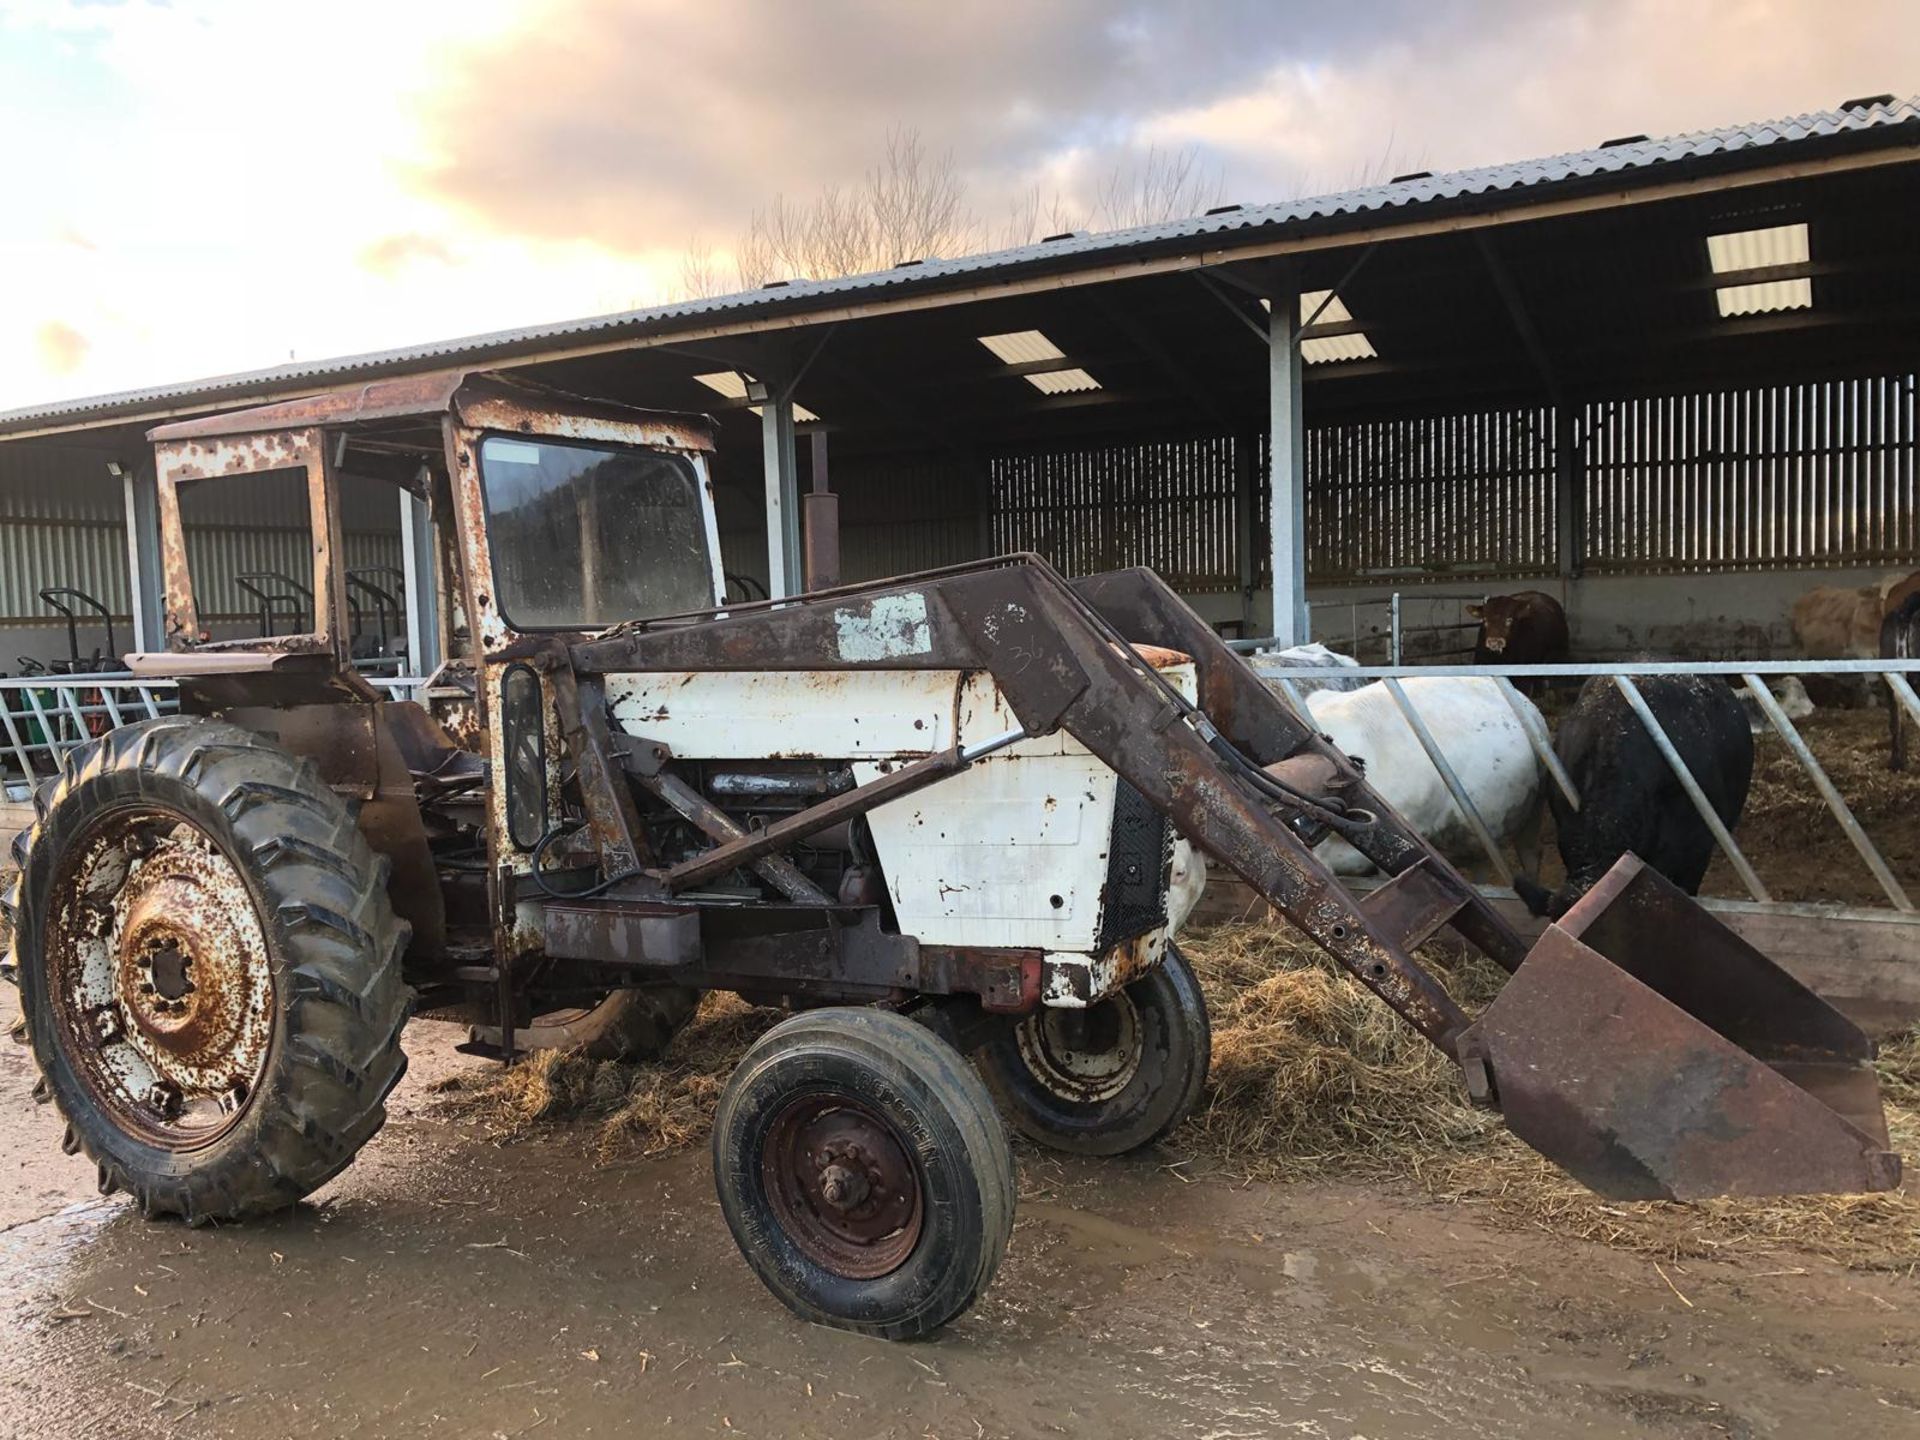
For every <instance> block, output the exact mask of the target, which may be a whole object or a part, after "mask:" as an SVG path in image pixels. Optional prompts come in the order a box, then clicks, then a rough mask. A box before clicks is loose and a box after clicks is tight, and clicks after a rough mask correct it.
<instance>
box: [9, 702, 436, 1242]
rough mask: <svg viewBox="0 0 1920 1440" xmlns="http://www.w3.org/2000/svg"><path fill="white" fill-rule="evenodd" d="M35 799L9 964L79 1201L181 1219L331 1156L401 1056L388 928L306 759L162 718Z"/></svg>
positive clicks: (375, 881)
mask: <svg viewBox="0 0 1920 1440" xmlns="http://www.w3.org/2000/svg"><path fill="white" fill-rule="evenodd" d="M38 808H39V818H38V819H37V820H36V821H35V823H34V824H33V825H32V826H31V827H30V828H29V829H28V830H26V831H24V832H22V834H21V835H20V837H19V838H18V839H17V840H16V841H15V842H14V853H15V859H16V860H17V861H18V862H19V865H20V875H19V879H18V881H17V883H16V886H15V888H14V891H13V894H12V896H11V897H10V901H9V904H10V908H11V910H12V919H13V925H14V934H13V948H12V953H11V956H10V960H11V961H12V963H13V965H14V966H15V968H16V971H17V975H18V979H19V984H20V991H21V996H20V998H21V1009H22V1010H23V1011H24V1013H25V1016H26V1023H27V1028H28V1033H29V1036H30V1039H31V1042H32V1046H33V1052H34V1058H35V1059H36V1060H37V1061H38V1062H39V1066H40V1071H41V1075H42V1077H43V1090H44V1091H45V1092H46V1093H48V1094H49V1095H50V1097H51V1098H52V1099H53V1100H54V1101H55V1102H56V1103H57V1104H58V1105H59V1107H60V1110H61V1112H62V1114H63V1115H64V1116H65V1117H66V1120H67V1139H66V1144H67V1148H68V1149H69V1151H72V1150H84V1151H85V1152H86V1153H87V1155H88V1156H89V1157H90V1158H92V1159H93V1160H94V1161H95V1162H96V1164H97V1165H98V1166H99V1176H100V1189H101V1192H102V1193H103V1194H110V1193H112V1192H114V1191H127V1192H130V1193H131V1194H132V1195H133V1196H134V1197H135V1198H136V1199H137V1200H138V1202H139V1204H140V1207H141V1209H142V1210H143V1211H144V1212H145V1213H146V1214H147V1215H149V1216H159V1215H179V1216H182V1217H184V1218H185V1219H187V1220H188V1221H189V1222H192V1223H201V1222H204V1221H209V1220H231V1219H239V1218H242V1217H245V1216H249V1215H257V1214H261V1213H264V1212H267V1211H271V1210H275V1209H279V1208H282V1207H284V1206H286V1205H290V1204H292V1203H293V1202H294V1201H296V1200H298V1199H299V1198H300V1197H301V1196H303V1195H306V1194H307V1193H308V1192H310V1191H311V1190H313V1189H315V1188H316V1187H317V1186H319V1185H321V1184H323V1183H324V1182H326V1181H327V1180H329V1179H331V1178H332V1177H333V1176H334V1175H336V1174H338V1173H339V1172H340V1171H341V1170H342V1169H344V1168H345V1167H346V1165H347V1163H348V1162H349V1161H350V1160H351V1159H352V1158H353V1156H354V1154H355V1152H357V1151H358V1150H359V1148H360V1147H361V1146H362V1145H364V1144H365V1143H366V1142H367V1140H368V1139H370V1138H371V1137H372V1136H373V1134H374V1132H375V1131H377V1130H378V1129H379V1128H380V1125H381V1123H382V1122H383V1121H384V1120H385V1118H386V1111H385V1107H384V1103H383V1102H384V1101H385V1099H386V1096H387V1093H388V1092H389V1091H390V1090H392V1088H393V1086H394V1084H395V1082H397V1081H398V1080H399V1078H400V1076H401V1074H402V1072H403V1071H404V1070H405V1069H406V1057H405V1056H404V1055H403V1054H402V1053H401V1050H400V1043H399V1040H400V1028H401V1026H402V1024H403V1023H404V1022H405V1020H406V1016H407V1009H408V1004H409V1001H410V998H411V997H410V992H409V991H408V989H407V987H406V985H405V984H404V983H402V981H401V979H400V955H401V951H402V950H403V949H404V948H405V945H406V940H407V929H406V926H405V925H404V924H403V923H402V922H401V921H400V920H398V919H396V918H395V916H394V913H393V908H392V906H391V905H390V904H389V902H388V899H387V893H386V878H387V864H386V862H385V861H384V860H380V859H377V858H376V857H375V856H374V854H373V852H372V851H371V850H369V849H368V847H367V843H366V841H365V839H364V838H363V837H362V836H361V835H360V833H359V831H358V830H357V829H356V828H355V825H354V820H353V817H352V815H351V814H349V813H348V811H347V808H346V806H345V804H344V803H342V801H341V800H340V799H339V797H338V796H336V795H335V794H334V793H333V792H332V790H330V789H329V788H328V787H327V786H326V785H325V784H323V783H322V782H321V780H320V778H319V775H318V773H317V772H316V771H315V770H314V768H313V766H312V765H311V764H310V763H308V762H305V761H301V760H297V759H295V758H294V757H293V756H291V755H289V754H287V753H286V752H285V751H283V750H281V749H279V748H277V747H276V746H273V745H271V744H269V743H267V742H266V741H265V740H263V739H262V738H261V737H259V736H258V735H255V734H253V733H251V732H249V731H246V730H242V729H240V728H239V727H237V726H233V725H228V724H225V723H222V722H217V721H211V720H195V719H188V718H181V717H173V718H168V719H163V720H157V721H151V722H149V723H147V724H144V725H136V726H130V727H127V728H125V729H120V730H115V731H113V732H111V733H109V734H107V735H105V736H103V737H101V738H100V739H98V740H95V741H93V742H92V743H91V744H89V745H86V746H84V747H82V748H81V749H80V750H78V751H77V752H75V754H74V756H73V757H72V761H71V763H70V765H69V766H68V768H67V770H66V773H65V774H64V775H62V776H61V777H60V779H59V780H58V781H57V782H56V783H55V784H54V785H53V786H52V787H51V788H50V789H49V790H48V791H46V792H45V793H44V794H43V795H42V797H40V799H39V801H38Z"/></svg>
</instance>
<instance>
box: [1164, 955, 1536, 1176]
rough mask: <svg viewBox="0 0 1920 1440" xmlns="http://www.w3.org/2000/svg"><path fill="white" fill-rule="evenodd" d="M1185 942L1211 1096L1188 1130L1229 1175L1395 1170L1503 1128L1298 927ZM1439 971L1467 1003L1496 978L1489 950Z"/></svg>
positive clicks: (1451, 1071) (1449, 1068) (1480, 998)
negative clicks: (1197, 987)
mask: <svg viewBox="0 0 1920 1440" xmlns="http://www.w3.org/2000/svg"><path fill="white" fill-rule="evenodd" d="M1181 948H1182V950H1183V951H1184V952H1185V953H1186V956H1187V958H1188V960H1189V961H1191V962H1192V964H1193V967H1194V971H1195V973H1196V975H1197V976H1198V977H1199V980H1200V984H1201V988H1202V989H1203V990H1204V991H1205V992H1206V996H1207V1013H1208V1015H1209V1017H1210V1018H1211V1020H1212V1024H1213V1072H1212V1075H1211V1077H1210V1080H1209V1084H1208V1093H1207V1098H1206V1100H1205V1102H1204V1103H1203V1105H1202V1106H1201V1108H1200V1109H1199V1110H1198V1111H1197V1112H1196V1113H1195V1115H1194V1117H1193V1119H1192V1121H1190V1122H1189V1124H1188V1126H1187V1129H1186V1130H1185V1131H1184V1132H1183V1133H1182V1136H1181V1138H1182V1140H1183V1141H1189V1142H1191V1143H1192V1144H1193V1145H1194V1146H1195V1147H1196V1148H1197V1149H1199V1150H1201V1151H1202V1152H1204V1153H1206V1154H1207V1155H1209V1156H1210V1157H1212V1158H1213V1159H1215V1160H1217V1161H1218V1162H1219V1163H1220V1164H1221V1165H1222V1166H1223V1167H1225V1168H1226V1169H1228V1170H1230V1171H1231V1172H1233V1173H1234V1174H1236V1175H1243V1176H1247V1177H1250V1178H1258V1179H1295V1178H1304V1177H1310V1176H1317V1175H1327V1174H1340V1175H1355V1174H1363V1175H1364V1174H1385V1173H1394V1174H1398V1173H1402V1172H1404V1171H1405V1169H1406V1168H1407V1167H1406V1163H1405V1162H1406V1157H1408V1156H1411V1155H1441V1154H1446V1153H1449V1152H1452V1151H1458V1150H1463V1149H1474V1148H1477V1147H1479V1146H1481V1145H1483V1144H1484V1143H1485V1140H1486V1138H1487V1136H1488V1135H1489V1133H1490V1132H1492V1131H1493V1130H1496V1129H1498V1127H1499V1121H1498V1119H1497V1118H1495V1117H1494V1116H1492V1115H1490V1114H1489V1113H1488V1112H1486V1111H1482V1110H1475V1109H1472V1108H1471V1107H1469V1106H1468V1105H1467V1103H1466V1097H1465V1094H1464V1092H1463V1091H1462V1090H1461V1088H1460V1084H1459V1080H1458V1078H1457V1077H1458V1071H1457V1070H1456V1068H1455V1067H1454V1065H1453V1063H1452V1062H1451V1061H1450V1060H1448V1059H1447V1058H1446V1057H1445V1056H1444V1055H1442V1054H1441V1053H1440V1052H1439V1051H1438V1050H1436V1049H1435V1048H1434V1047H1433V1046H1431V1045H1429V1044H1428V1043H1427V1042H1426V1041H1425V1040H1423V1039H1422V1038H1421V1037H1420V1035H1419V1033H1418V1032H1416V1031H1415V1030H1414V1029H1412V1027H1410V1026H1408V1025H1407V1024H1405V1023H1404V1022H1403V1021H1402V1020H1401V1019H1400V1017H1399V1016H1397V1015H1395V1014H1394V1013H1393V1011H1391V1010H1389V1009H1388V1008H1387V1007H1386V1006H1385V1005H1384V1004H1382V1003H1381V1002H1380V1001H1379V1000H1377V999H1376V998H1375V997H1374V995H1373V993H1372V992H1371V991H1369V990H1367V989H1366V988H1365V987H1363V986H1361V985H1360V984H1358V983H1357V982H1356V981H1354V980H1352V979H1351V978H1349V977H1348V976H1347V975H1346V974H1345V973H1344V972H1343V971H1341V970H1340V969H1338V967H1336V966H1335V965H1334V964H1333V963H1332V962H1331V961H1330V960H1328V959H1326V957H1325V956H1324V955H1323V954H1322V952H1321V951H1320V950H1318V949H1317V948H1316V947H1314V946H1313V945H1312V944H1310V943H1309V942H1307V941H1306V940H1305V939H1303V938H1301V937H1300V936H1299V935H1297V934H1296V933H1295V932H1293V931H1291V930H1288V929H1285V928H1283V927H1280V926H1274V925H1258V924H1250V925H1223V926H1220V927H1218V928H1216V929H1213V930H1209V931H1207V932H1204V933H1203V934H1200V935H1195V936H1189V937H1183V938H1182V941H1181ZM1437 973H1439V974H1440V975H1441V978H1442V980H1443V981H1444V983H1446V985H1447V987H1448V989H1449V991H1450V992H1451V993H1452V994H1453V995H1454V998H1455V999H1457V1000H1459V1001H1460V1002H1461V1003H1462V1004H1465V1005H1469V1006H1475V1005H1478V1004H1480V1003H1483V1002H1484V1001H1485V1000H1486V999H1487V998H1490V996H1491V995H1492V994H1493V993H1494V992H1495V991H1496V990H1497V989H1498V988H1499V981H1498V979H1497V978H1496V977H1497V976H1498V974H1499V972H1498V971H1496V970H1493V969H1492V967H1491V966H1486V965H1485V964H1484V962H1479V961H1475V962H1473V963H1472V964H1471V965H1469V966H1465V967H1462V968H1460V969H1457V970H1454V971H1444V970H1437Z"/></svg>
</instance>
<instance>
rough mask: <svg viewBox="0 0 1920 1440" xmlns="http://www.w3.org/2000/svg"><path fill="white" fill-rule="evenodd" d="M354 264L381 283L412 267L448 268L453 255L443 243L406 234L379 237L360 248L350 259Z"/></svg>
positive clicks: (426, 237)
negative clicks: (438, 266) (427, 265)
mask: <svg viewBox="0 0 1920 1440" xmlns="http://www.w3.org/2000/svg"><path fill="white" fill-rule="evenodd" d="M354 263H355V264H356V265H358V266H359V267H360V268H361V269H362V270H366V271H370V272H371V273H373V274H375V275H378V276H381V277H382V278H383V279H392V278H393V277H394V276H395V275H397V274H399V272H400V271H402V270H405V269H407V268H408V267H410V266H413V265H421V264H432V265H451V264H453V263H454V255H453V251H452V250H450V249H448V248H447V243H446V242H445V241H444V240H439V239H436V238H435V237H433V236H431V235H422V234H420V233H419V232H418V231H415V230H409V231H406V232H404V233H403V234H399V235H383V236H381V237H380V238H379V239H378V240H375V241H374V242H373V243H372V244H370V245H367V246H364V247H363V248H362V249H361V251H360V253H359V254H358V255H357V256H355V257H354Z"/></svg>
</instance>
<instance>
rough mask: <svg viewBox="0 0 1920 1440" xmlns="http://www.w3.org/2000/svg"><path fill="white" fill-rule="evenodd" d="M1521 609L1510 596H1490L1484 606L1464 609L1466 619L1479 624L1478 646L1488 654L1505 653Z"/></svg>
mask: <svg viewBox="0 0 1920 1440" xmlns="http://www.w3.org/2000/svg"><path fill="white" fill-rule="evenodd" d="M1521 608H1522V607H1521V603H1520V602H1519V601H1517V600H1515V599H1514V598H1513V597H1512V596H1511V595H1491V596H1489V597H1488V598H1487V600H1486V603H1484V604H1481V605H1469V606H1467V607H1466V613H1467V618H1468V619H1469V620H1478V621H1479V622H1480V644H1481V647H1482V648H1483V649H1485V650H1486V651H1487V653H1488V654H1490V655H1499V654H1502V653H1504V652H1505V650H1506V648H1507V641H1508V640H1510V639H1512V638H1513V626H1514V622H1515V621H1516V620H1518V619H1519V618H1520V611H1521Z"/></svg>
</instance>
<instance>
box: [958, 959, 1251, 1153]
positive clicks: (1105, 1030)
mask: <svg viewBox="0 0 1920 1440" xmlns="http://www.w3.org/2000/svg"><path fill="white" fill-rule="evenodd" d="M1212 1052H1213V1035H1212V1030H1211V1027H1210V1026H1209V1025H1208V1022H1207V1002H1206V997H1205V996H1204V995H1202V994H1201V991H1200V982H1199V981H1198V980H1196V979H1195V978H1194V974H1193V968H1192V967H1191V966H1190V965H1188V964H1187V957H1186V956H1184V955H1182V954H1181V953H1180V950H1179V948H1178V947H1177V946H1175V945H1173V944H1171V943H1169V944H1168V946H1167V953H1166V955H1165V956H1164V957H1163V958H1162V960H1161V961H1160V963H1159V964H1158V965H1156V966H1154V967H1153V969H1151V970H1149V971H1148V972H1147V973H1146V974H1145V975H1143V976H1141V977H1140V978H1139V979H1138V980H1136V981H1134V982H1133V983H1132V984H1131V985H1129V986H1127V987H1126V988H1125V989H1124V990H1122V991H1120V992H1119V993H1118V994H1115V995H1110V996H1108V997H1107V998H1105V999H1103V1000H1101V1001H1100V1002H1099V1003H1098V1004H1095V1005H1092V1006H1089V1007H1088V1008H1087V1009H1085V1010H1065V1009H1054V1008H1043V1009H1040V1010H1036V1011H1034V1012H1033V1013H1032V1014H1030V1015H1025V1016H1022V1017H1021V1018H1020V1019H1019V1020H1017V1021H1013V1022H1011V1023H1009V1024H1006V1025H1003V1026H1000V1027H998V1028H997V1029H996V1031H995V1032H994V1034H993V1037H992V1038H991V1039H990V1040H988V1042H987V1043H986V1044H985V1045H984V1046H982V1047H981V1049H980V1050H979V1051H978V1052H977V1053H976V1055H975V1057H974V1060H975V1063H976V1064H977V1065H978V1066H979V1067H980V1073H981V1074H982V1076H984V1077H985V1079H986V1082H987V1088H988V1089H989V1090H991V1091H992V1092H993V1094H994V1098H995V1099H997V1100H998V1101H999V1102H1000V1108H1001V1110H1002V1112H1003V1113H1004V1114H1005V1115H1006V1117H1007V1119H1008V1120H1009V1121H1010V1122H1011V1123H1012V1125H1013V1127H1014V1128H1015V1129H1016V1130H1018V1131H1019V1132H1020V1133H1021V1134H1022V1135H1025V1136H1026V1137H1027V1138H1028V1139H1029V1140H1034V1141H1037V1142H1038V1143H1040V1144H1042V1145H1045V1146H1047V1147H1048V1148H1050V1149H1054V1150H1063V1151H1066V1152H1067V1153H1069V1154H1074V1155H1124V1154H1126V1153H1128V1152H1129V1151H1133V1150H1141V1149H1144V1148H1145V1147H1147V1146H1149V1145H1152V1144H1154V1143H1155V1142H1157V1141H1160V1140H1164V1139H1165V1138H1166V1137H1167V1136H1168V1135H1170V1134H1171V1133H1172V1132H1173V1130H1174V1129H1175V1128H1176V1127H1177V1126H1178V1125H1179V1124H1180V1122H1181V1121H1183V1120H1185V1119H1186V1118H1187V1116H1188V1115H1190V1114H1191V1113H1192V1112H1193V1107H1194V1106H1195V1105H1196V1104H1198V1103H1199V1100H1200V1092H1201V1091H1202V1090H1203V1089H1205V1087H1206V1083H1207V1066H1208V1064H1209V1062H1210V1061H1211V1059H1212Z"/></svg>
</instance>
